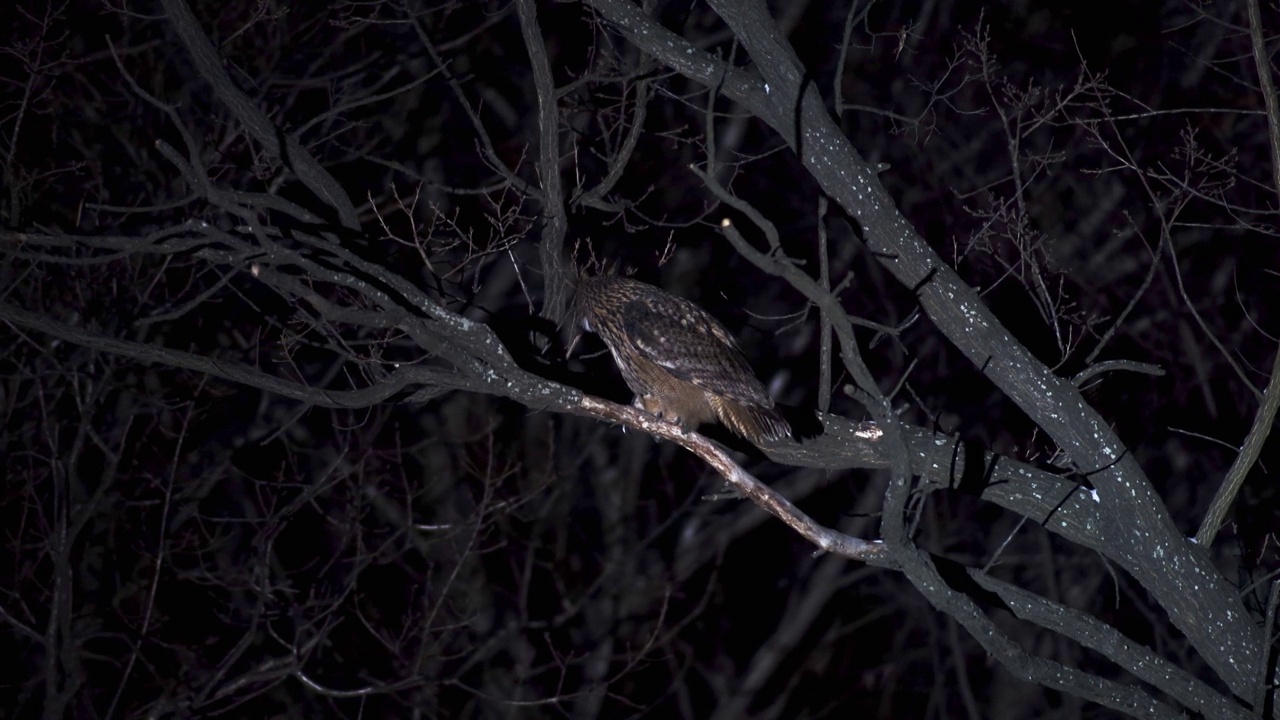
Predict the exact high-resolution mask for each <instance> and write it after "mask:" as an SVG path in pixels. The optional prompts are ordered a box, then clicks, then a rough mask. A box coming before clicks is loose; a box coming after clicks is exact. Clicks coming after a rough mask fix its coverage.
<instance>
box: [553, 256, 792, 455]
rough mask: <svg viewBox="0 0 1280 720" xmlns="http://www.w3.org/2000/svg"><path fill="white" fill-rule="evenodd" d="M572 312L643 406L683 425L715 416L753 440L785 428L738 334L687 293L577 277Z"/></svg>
mask: <svg viewBox="0 0 1280 720" xmlns="http://www.w3.org/2000/svg"><path fill="white" fill-rule="evenodd" d="M574 320H575V323H580V324H581V326H582V328H583V329H585V330H589V331H591V332H594V333H596V334H597V335H599V336H600V337H601V339H603V340H604V343H605V345H607V346H609V351H610V352H611V353H612V354H613V360H614V362H615V363H617V365H618V369H619V370H620V371H621V372H622V377H623V379H625V380H626V381H627V386H628V387H630V388H631V391H632V392H634V393H635V394H636V398H635V402H634V404H635V405H636V406H638V407H640V408H642V409H644V410H645V411H647V412H650V413H652V414H654V415H657V416H658V417H661V418H665V419H667V420H672V421H675V422H677V423H680V424H681V425H683V426H684V427H686V428H690V429H692V428H695V427H697V426H698V425H701V424H702V423H704V422H708V421H710V420H714V419H718V420H719V421H720V422H722V423H724V425H725V427H727V428H729V429H730V430H732V431H733V432H735V433H737V434H738V435H740V436H742V437H743V438H745V439H747V440H750V441H751V442H753V443H756V444H760V443H761V442H764V441H771V440H778V439H780V438H784V437H788V436H790V434H791V428H790V427H789V426H788V425H787V421H786V420H784V419H783V418H782V416H781V415H780V414H779V413H778V411H777V410H776V409H775V408H774V406H773V399H772V398H770V397H769V393H768V392H766V391H765V389H764V386H763V385H761V384H760V381H759V380H757V379H756V376H755V373H753V372H752V370H751V366H750V365H748V364H747V360H746V358H745V357H743V354H742V350H741V348H739V346H738V341H737V340H736V339H734V337H733V336H732V335H730V334H729V332H728V331H727V330H725V329H724V326H723V325H721V324H720V323H719V322H718V321H717V320H716V319H715V318H713V317H711V315H709V314H708V313H707V312H706V311H705V310H703V309H702V308H700V307H698V306H697V305H694V304H693V303H691V302H689V301H688V300H685V299H684V298H681V297H677V296H675V295H672V294H670V293H668V292H666V291H664V290H660V289H658V288H656V287H654V286H652V285H649V284H647V283H642V282H640V281H638V280H632V279H630V278H625V277H619V276H616V275H597V276H593V277H583V278H580V279H579V281H578V289H577V295H576V296H575V298H574Z"/></svg>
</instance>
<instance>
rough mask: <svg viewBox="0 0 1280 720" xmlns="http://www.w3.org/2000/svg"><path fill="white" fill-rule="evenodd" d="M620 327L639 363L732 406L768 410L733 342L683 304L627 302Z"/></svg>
mask: <svg viewBox="0 0 1280 720" xmlns="http://www.w3.org/2000/svg"><path fill="white" fill-rule="evenodd" d="M622 326H623V331H624V332H625V333H626V335H627V337H628V338H630V340H631V341H632V342H633V343H634V345H635V347H636V349H637V350H638V351H639V352H640V354H641V355H642V356H643V357H644V358H645V359H647V360H650V361H652V362H654V363H656V364H657V365H660V366H661V367H663V368H666V369H667V370H668V371H670V372H671V374H672V375H674V376H676V377H677V378H679V379H681V380H684V381H686V382H689V383H692V384H694V385H696V386H698V387H700V388H702V389H703V390H706V391H708V392H711V393H714V394H716V395H720V396H723V397H726V398H728V399H730V400H734V401H736V402H740V403H745V404H748V405H759V406H763V407H766V408H768V407H773V400H772V399H771V398H770V397H769V394H768V393H767V392H765V389H764V386H763V385H761V384H760V381H759V380H757V379H756V376H755V373H754V372H753V371H752V370H751V366H750V365H749V364H748V363H747V360H746V358H745V357H743V356H742V350H741V349H739V347H738V342H737V340H735V339H734V337H733V336H732V335H730V334H729V332H728V331H727V330H725V329H724V326H722V325H721V324H720V323H719V322H717V321H716V319H715V318H713V317H711V316H710V315H708V314H707V313H706V311H704V310H703V309H702V308H700V307H698V306H697V305H694V304H693V303H691V302H689V301H688V300H685V299H683V298H677V297H671V296H667V297H661V298H653V297H649V298H645V299H638V300H632V301H630V302H628V303H627V304H626V306H625V307H624V308H623V312H622Z"/></svg>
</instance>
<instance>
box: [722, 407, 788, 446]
mask: <svg viewBox="0 0 1280 720" xmlns="http://www.w3.org/2000/svg"><path fill="white" fill-rule="evenodd" d="M714 406H715V411H716V417H718V418H719V419H720V422H722V423H724V426H725V427H727V428H729V429H730V430H732V431H733V432H735V433H737V434H738V435H739V436H741V437H743V438H745V439H746V440H749V441H751V442H752V443H754V444H756V445H759V444H761V443H764V442H773V441H776V440H783V439H786V438H790V437H791V426H790V425H788V424H787V421H786V420H784V419H783V417H782V414H781V413H779V412H778V410H777V408H772V407H767V408H766V407H760V406H758V405H742V404H739V403H735V402H730V401H724V402H718V403H714Z"/></svg>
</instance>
